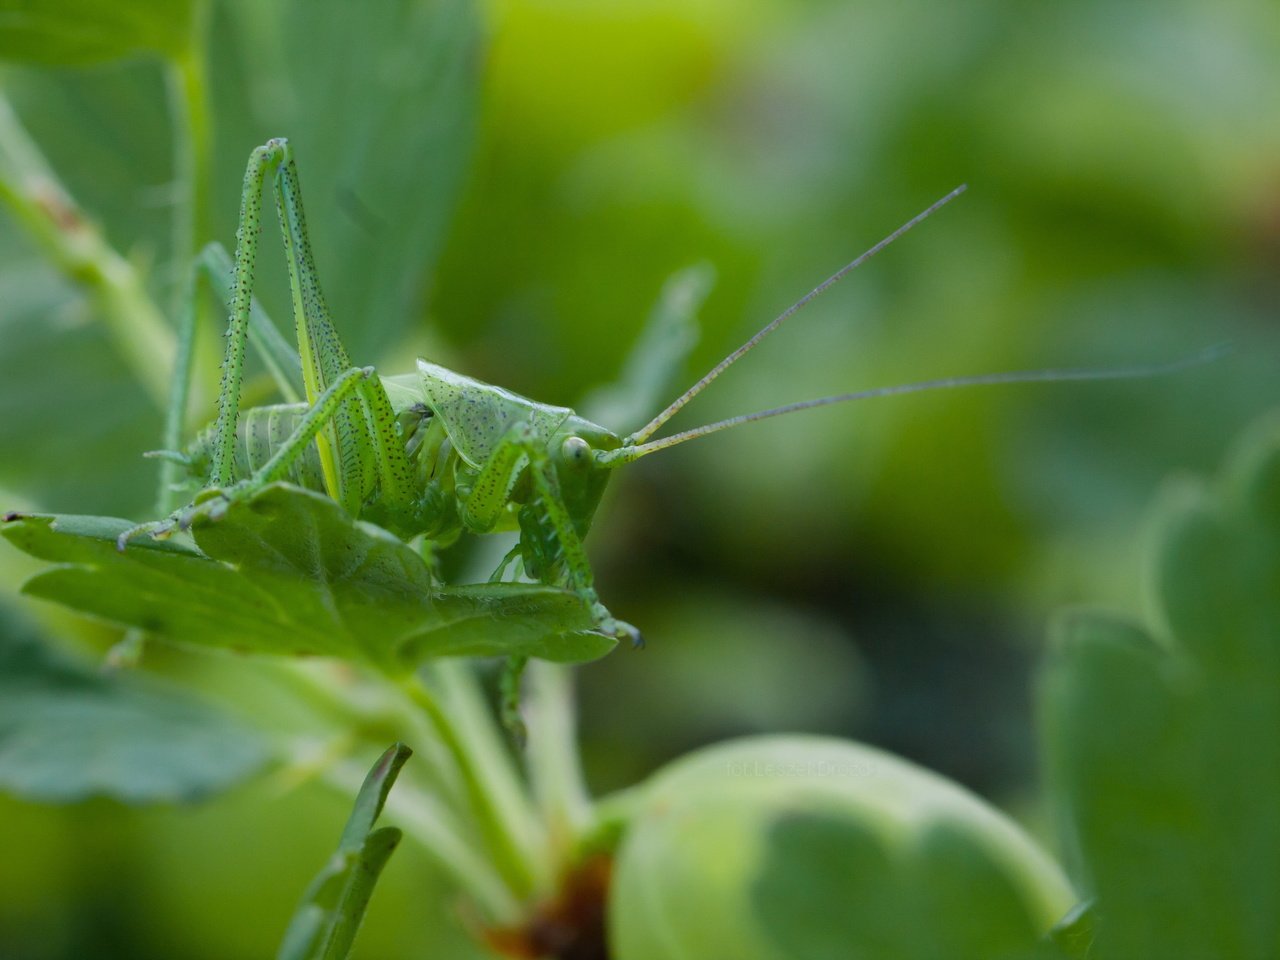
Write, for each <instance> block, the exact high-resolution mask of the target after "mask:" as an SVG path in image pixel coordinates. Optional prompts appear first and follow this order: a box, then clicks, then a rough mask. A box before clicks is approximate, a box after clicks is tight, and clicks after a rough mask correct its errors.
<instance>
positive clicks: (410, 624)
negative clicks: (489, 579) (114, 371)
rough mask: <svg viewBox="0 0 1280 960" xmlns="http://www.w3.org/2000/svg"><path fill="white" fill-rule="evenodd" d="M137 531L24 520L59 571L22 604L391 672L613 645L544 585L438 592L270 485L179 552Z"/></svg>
mask: <svg viewBox="0 0 1280 960" xmlns="http://www.w3.org/2000/svg"><path fill="white" fill-rule="evenodd" d="M129 526H130V524H129V523H128V521H125V520H115V519H108V518H101V517H76V516H57V517H54V516H26V517H18V518H16V519H14V520H12V521H11V522H10V523H8V524H7V525H6V527H5V528H4V531H3V532H4V535H5V536H6V537H7V538H8V539H9V540H10V541H11V542H12V543H14V544H15V545H16V546H17V547H18V548H19V549H22V550H24V551H26V552H27V553H29V554H32V555H33V556H36V557H39V558H40V559H43V560H48V561H50V562H53V563H56V564H59V566H57V567H55V568H54V569H52V570H49V571H46V572H44V573H41V574H39V575H37V576H36V577H34V578H32V579H31V580H30V581H28V582H27V584H26V585H25V587H24V588H23V589H24V592H26V593H27V594H29V595H31V596H35V597H41V598H43V599H46V600H53V601H56V602H58V603H62V604H64V605H65V606H68V607H71V608H72V609H75V610H79V611H82V612H84V613H88V614H91V615H93V616H96V617H100V618H103V619H105V620H109V621H111V622H113V623H119V624H123V625H126V626H132V627H137V628H139V629H141V630H145V631H147V632H148V633H150V634H152V635H154V636H156V637H157V638H159V639H162V640H167V641H170V642H174V643H182V644H195V645H201V646H212V647H230V648H234V649H238V650H243V651H246V652H254V653H268V654H284V655H306V654H312V655H321V656H332V657H340V658H345V659H349V660H359V661H363V662H365V663H369V664H372V665H374V666H377V667H379V668H381V669H383V670H386V671H388V672H391V673H402V672H405V671H408V670H411V669H412V668H413V667H414V666H415V665H417V664H418V663H420V662H422V661H423V660H425V659H428V658H430V657H435V656H445V655H470V656H499V655H509V654H524V655H528V656H535V657H542V658H545V659H548V660H560V661H568V662H578V661H584V660H591V659H595V658H596V657H599V656H603V655H604V654H605V653H607V652H608V651H609V650H610V649H612V648H613V646H614V644H615V641H614V640H613V639H612V638H608V637H603V636H600V635H599V634H595V633H590V632H588V631H590V629H591V627H592V619H591V614H590V610H589V609H588V607H587V605H585V604H584V603H583V602H582V601H581V600H580V599H579V598H578V597H577V596H575V595H574V594H573V593H571V592H570V591H568V590H562V589H559V588H555V587H546V586H541V585H537V584H518V583H493V584H489V583H485V584H472V585H463V586H442V585H440V584H438V583H436V582H435V581H434V580H433V578H432V576H431V572H430V569H429V568H428V567H427V564H426V563H425V561H424V560H423V559H422V557H421V556H420V555H419V554H418V553H417V552H416V551H414V550H413V549H412V548H410V547H409V546H407V545H406V544H405V543H403V542H402V541H400V540H399V539H397V538H396V537H393V536H392V535H391V534H389V533H387V532H386V531H384V530H382V529H380V528H378V527H375V526H373V525H371V524H367V523H360V522H357V521H353V520H352V519H351V518H350V517H349V516H347V514H346V513H345V512H343V510H342V508H341V507H339V506H338V504H336V503H334V502H333V501H332V500H330V499H329V498H328V497H325V496H322V495H320V494H316V493H310V492H308V491H305V490H301V489H298V488H296V487H291V486H289V485H287V484H274V485H272V486H269V487H267V488H266V489H265V490H263V491H262V492H261V493H260V494H258V495H257V496H255V497H253V498H252V499H249V500H246V501H241V502H238V503H236V504H234V505H232V506H231V508H230V509H229V510H228V512H227V514H226V516H225V517H224V518H223V519H222V520H220V521H218V522H208V521H204V522H198V523H197V525H196V528H195V530H194V531H193V533H194V537H195V543H196V545H197V546H198V549H197V546H191V545H187V544H184V543H182V542H181V541H179V540H178V539H173V540H169V541H161V542H157V541H153V540H149V539H146V538H142V539H139V540H135V541H134V542H132V543H131V544H130V545H129V547H128V549H127V550H125V551H124V552H123V553H121V552H119V551H117V550H116V547H115V538H116V536H118V535H119V534H120V533H121V532H122V531H123V530H125V529H127V528H128V527H129Z"/></svg>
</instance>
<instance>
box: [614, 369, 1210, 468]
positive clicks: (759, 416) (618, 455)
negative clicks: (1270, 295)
mask: <svg viewBox="0 0 1280 960" xmlns="http://www.w3.org/2000/svg"><path fill="white" fill-rule="evenodd" d="M1230 351H1231V345H1230V344H1226V343H1220V344H1217V345H1215V346H1212V347H1209V348H1207V349H1205V350H1202V351H1200V352H1199V353H1196V354H1193V355H1192V356H1189V357H1183V358H1182V359H1180V360H1174V361H1172V362H1170V363H1161V364H1149V365H1145V366H1131V367H1117V368H1114V369H1111V370H1089V369H1069V370H1019V371H1014V372H1010V373H989V374H981V375H979V376H975V377H947V378H944V379H941V380H925V381H922V382H920V383H903V384H898V385H896V386H892V387H876V388H875V389H872V390H859V391H857V392H855V393H841V394H837V395H835V396H831V397H819V398H818V399H817V400H802V401H800V402H799V403H788V404H786V405H785V406H781V407H774V408H772V409H771V410H761V411H759V412H757V413H744V414H740V415H739V416H736V417H730V418H729V419H727V420H718V421H716V422H715V423H708V424H706V425H705V426H701V427H694V428H693V429H692V430H685V431H684V432H683V433H676V434H672V435H671V436H669V437H663V438H662V439H661V440H652V441H650V442H648V443H639V444H631V443H628V444H626V445H624V446H622V447H619V448H618V449H617V450H610V451H608V452H603V453H599V454H597V455H596V462H597V463H599V464H601V465H602V466H617V465H620V464H623V463H631V462H632V461H634V460H639V459H640V458H641V457H644V456H648V455H649V454H651V453H656V452H657V451H658V450H664V449H666V448H667V447H674V446H676V445H677V444H680V443H684V442H686V441H688V440H694V439H696V438H698V437H705V436H706V435H707V434H710V433H716V432H718V431H720V430H728V429H729V428H730V427H736V426H740V425H741V424H744V423H753V422H754V421H756V420H767V419H768V418H769V417H780V416H782V415H783V414H787V413H795V412H797V411H799V410H810V409H812V408H814V407H825V406H829V405H830V404H833V403H845V402H846V401H850V400H870V399H872V398H874V397H894V396H899V395H901V394H904V393H923V392H924V391H926V390H947V389H952V388H955V387H987V386H995V385H998V384H1009V383H1046V382H1062V381H1069V380H1131V379H1134V378H1138V377H1156V376H1163V375H1165V374H1170V373H1177V372H1178V371H1180V370H1186V369H1187V368H1189V367H1196V366H1199V365H1200V364H1202V363H1209V362H1210V361H1213V360H1216V359H1218V358H1219V357H1221V356H1223V355H1224V354H1227V353H1229V352H1230Z"/></svg>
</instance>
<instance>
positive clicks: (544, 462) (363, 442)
mask: <svg viewBox="0 0 1280 960" xmlns="http://www.w3.org/2000/svg"><path fill="white" fill-rule="evenodd" d="M268 175H273V176H274V183H275V197H276V207H277V212H278V215H279V220H280V224H281V230H282V232H283V234H284V244H285V252H286V258H287V261H288V269H289V280H290V287H291V289H292V298H293V313H294V320H295V324H296V327H297V337H298V350H299V355H300V360H301V367H302V374H303V382H304V385H305V388H306V402H305V403H301V402H300V403H291V404H277V405H272V406H264V407H256V408H252V409H249V410H246V411H244V412H243V415H242V413H241V410H240V392H241V381H242V371H243V366H244V357H245V345H246V340H247V338H248V336H249V332H250V315H251V309H252V308H253V300H252V290H253V280H254V270H255V263H256V255H257V248H258V237H259V233H260V226H261V219H262V202H263V194H264V187H265V182H266V178H267V177H268ZM964 189H965V188H964V187H963V186H962V187H959V188H957V189H956V190H953V191H952V192H951V193H949V194H947V195H946V196H945V197H943V198H942V199H940V200H938V201H937V202H936V203H934V204H933V205H932V206H930V207H928V208H927V209H925V210H924V211H922V212H921V213H919V214H917V215H916V216H915V217H913V218H912V219H911V220H909V221H907V222H906V223H905V224H903V225H902V226H901V227H899V228H898V229H897V230H895V231H894V232H893V233H891V234H890V235H889V236H887V237H885V238H884V239H883V240H881V241H880V242H879V243H877V244H876V245H874V246H873V247H871V248H870V249H869V250H867V251H866V252H865V253H863V254H862V255H860V256H859V257H857V258H856V259H855V260H853V261H852V262H850V263H849V264H847V265H846V266H844V267H843V268H841V269H840V270H839V271H837V272H836V273H835V274H833V275H832V276H831V277H829V278H828V279H827V280H825V281H823V283H821V284H820V285H819V286H818V287H816V288H815V289H814V290H812V291H811V292H810V293H808V294H806V295H805V296H804V297H802V298H801V299H800V300H798V301H797V302H796V303H794V304H792V306H790V307H789V308H788V309H787V310H786V311H784V312H783V313H782V314H781V315H779V316H778V317H777V318H776V319H774V320H773V321H772V322H771V323H769V324H768V325H767V326H765V327H764V328H763V329H762V330H760V331H759V332H758V333H757V334H756V335H755V336H753V337H752V338H751V339H749V340H748V341H747V342H746V343H744V344H743V345H742V346H741V347H739V348H738V349H737V350H735V351H734V352H733V353H731V354H729V355H728V356H727V357H725V358H724V359H723V360H722V361H720V363H718V364H717V365H716V366H715V367H713V368H712V369H711V370H710V371H709V372H708V373H707V374H706V375H705V376H703V377H702V378H701V379H700V380H698V381H697V382H696V383H695V384H694V385H693V386H692V387H690V388H689V389H688V390H686V391H685V392H684V393H683V394H681V395H680V396H679V397H678V398H676V400H674V401H673V402H672V403H671V404H669V405H668V406H667V407H666V409H664V410H663V411H662V412H661V413H659V414H658V415H657V416H656V417H654V418H653V419H652V420H650V421H649V422H648V423H647V424H645V425H644V426H643V427H641V428H640V429H639V430H637V431H635V432H634V433H632V434H630V435H628V436H625V437H621V436H619V435H618V434H616V433H614V432H613V431H611V430H609V429H608V428H606V427H603V426H600V425H599V424H596V423H592V422H591V421H589V420H587V419H585V418H583V417H581V416H579V415H578V414H576V413H575V412H574V411H573V410H571V409H569V408H567V407H557V406H550V405H548V404H544V403H539V402H537V401H534V400H530V399H528V398H526V397H522V396H519V395H517V394H515V393H512V392H510V391H508V390H504V389H502V388H501V387H497V386H493V385H492V384H487V383H482V382H481V381H479V380H475V379H472V378H471V377H467V376H463V375H462V374H459V373H455V372H453V371H451V370H447V369H445V368H444V367H441V366H439V365H437V364H434V363H430V362H428V361H426V360H419V361H418V365H417V367H418V368H417V371H416V372H414V373H410V374H406V375H401V376H392V377H378V376H376V375H375V372H374V369H373V368H372V367H357V366H354V365H353V364H352V363H351V361H350V359H349V358H348V356H347V353H346V351H345V350H344V349H343V346H342V343H341V341H340V339H339V337H338V334H337V331H336V330H335V329H334V326H333V323H332V321H331V320H330V317H329V311H328V308H327V307H326V305H325V300H324V296H323V294H322V293H321V290H320V282H319V279H318V277H317V273H316V267H315V263H314V260H313V257H312V254H311V247H310V243H309V242H308V238H307V228H306V221H305V218H304V215H303V208H302V196H301V193H300V190H299V184H298V172H297V166H296V164H295V161H294V158H293V152H292V149H291V148H290V146H289V144H288V142H287V141H286V140H284V139H274V140H270V141H268V142H267V143H266V144H264V145H263V146H260V147H258V148H257V149H255V150H254V151H253V153H252V155H251V156H250V158H249V165H248V169H247V171H246V173H245V179H244V192H243V195H242V197H241V209H240V225H239V229H238V231H237V244H236V253H235V261H234V269H233V287H232V289H231V294H230V306H231V317H230V329H229V330H228V333H227V345H226V356H225V359H224V361H223V367H222V386H221V392H220V395H219V400H218V415H217V419H216V421H215V422H214V423H213V425H212V426H211V427H209V428H208V429H206V430H205V431H203V432H202V433H201V434H200V435H199V436H198V437H197V438H196V440H195V442H194V443H193V444H192V445H191V446H190V448H189V449H188V450H187V451H185V452H183V453H177V452H171V451H170V452H166V451H161V452H160V454H161V455H163V456H166V457H169V458H171V459H176V460H177V461H179V462H180V463H181V464H182V465H183V466H184V467H185V468H187V469H188V470H189V471H190V472H191V473H192V475H193V476H194V477H196V478H197V479H199V480H200V481H201V482H202V484H203V489H202V490H201V492H200V493H199V494H198V495H197V496H196V497H195V499H194V501H193V502H192V503H191V504H189V505H188V506H186V507H185V508H183V509H181V510H178V511H177V512H175V513H173V514H172V515H171V516H169V517H168V518H166V519H164V520H160V521H155V522H151V523H144V524H140V525H138V526H136V527H133V528H131V529H129V530H127V531H125V532H124V533H123V534H121V535H120V538H119V540H118V547H119V548H120V549H121V550H124V549H125V546H126V544H127V543H128V541H129V540H130V539H132V538H134V537H137V536H140V535H144V534H150V535H151V536H153V537H158V538H159V537H165V536H168V535H170V534H171V533H173V532H174V531H176V530H180V529H186V528H188V527H189V526H190V525H191V524H192V523H193V522H194V521H196V520H197V519H200V518H204V519H209V520H216V519H218V517H220V516H221V515H223V514H224V513H225V512H226V510H227V508H228V506H229V505H230V504H231V503H234V502H236V501H238V500H242V499H245V498H248V497H251V496H253V495H254V494H255V493H256V492H258V491H260V490H261V489H262V488H264V487H265V486H267V485H268V484H270V483H272V482H275V481H278V480H289V481H292V482H293V483H295V484H298V485H300V486H303V487H305V488H308V489H311V490H315V491H322V492H325V493H327V494H328V495H329V496H330V497H332V498H333V499H334V500H336V501H337V502H338V503H340V504H342V506H343V507H344V508H345V509H346V510H347V511H348V512H349V513H350V514H351V515H352V516H353V517H361V518H364V519H367V520H370V521H372V522H374V523H377V524H379V525H381V526H383V527H385V528H386V529H388V530H391V531H392V532H394V533H396V534H397V535H399V536H401V537H405V538H410V537H415V536H423V537H425V538H427V539H429V540H431V541H432V542H433V543H435V544H438V545H448V544H450V543H452V542H453V541H454V540H455V539H457V537H458V536H459V535H460V534H461V533H463V532H470V533H476V534H488V533H495V532H500V531H518V533H519V541H518V544H517V546H516V547H515V548H514V549H513V550H512V551H511V552H510V553H509V554H508V555H507V556H506V558H504V560H503V561H502V563H501V564H500V565H499V567H498V570H497V571H495V574H494V578H495V579H496V578H499V577H501V576H502V575H503V573H504V571H505V570H506V569H507V568H508V567H509V566H510V565H511V564H512V563H514V562H517V561H518V562H519V563H520V564H521V565H522V567H523V571H524V573H525V575H527V576H528V577H530V578H532V579H534V580H536V581H538V582H541V583H544V584H548V585H554V586H560V587H564V588H567V589H569V590H571V591H573V592H574V593H575V594H576V595H577V596H578V597H579V598H580V599H581V600H582V602H583V603H584V604H586V605H587V606H588V608H589V609H590V611H591V616H592V620H593V622H594V624H595V627H596V629H597V630H598V631H599V632H600V633H602V634H604V635H607V636H610V637H614V638H618V639H626V640H630V641H631V642H632V643H633V644H634V645H639V644H640V643H641V638H640V633H639V631H638V630H636V628H635V627H633V626H631V625H630V624H628V623H625V622H623V621H621V620H618V619H616V618H615V617H614V616H613V615H612V614H611V613H610V612H609V611H608V609H606V607H605V606H604V605H603V604H602V603H601V602H600V599H599V597H598V596H597V594H596V590H595V585H594V582H593V577H592V571H591V567H590V565H589V564H588V561H587V556H586V553H585V551H584V549H583V543H582V542H583V538H584V537H585V536H586V534H587V532H588V530H589V528H590V526H591V522H592V519H593V517H594V516H595V512H596V509H597V508H598V506H599V504H600V499H601V496H602V494H603V493H604V489H605V485H606V484H607V482H608V479H609V476H610V475H611V473H612V471H613V470H614V469H615V468H617V467H619V466H621V465H623V464H626V463H631V462H633V461H635V460H638V459H640V458H641V457H644V456H647V455H649V454H650V453H654V452H656V451H658V450H663V449H666V448H668V447H673V446H676V445H677V444H681V443H684V442H686V441H688V440H692V439H694V438H696V437H702V436H706V435H708V434H710V433H714V432H716V431H719V430H725V429H728V428H731V427H735V426H739V425H741V424H743V423H748V422H752V421H755V420H762V419H765V418H767V417H774V416H781V415H783V414H788V413H794V412H797V411H799V410H806V409H810V408H813V407H817V406H823V405H827V404H833V403H843V402H846V401H850V400H859V399H866V398H869V397H879V396H889V395H893V394H903V393H912V392H918V391H923V390H934V389H941V388H948V387H962V386H965V387H967V386H977V385H983V384H997V383H1019V382H1032V381H1048V380H1086V379H1089V380H1096V379H1112V378H1123V377H1133V376H1141V375H1149V374H1153V373H1159V372H1167V371H1171V370H1173V369H1177V368H1180V367H1182V366H1185V365H1187V361H1183V362H1180V363H1175V364H1169V365H1166V366H1163V367H1144V368H1128V369H1120V370H1039V371H1029V372H1016V373H1001V374H993V375H987V376H976V377H961V378H954V379H946V380H933V381H927V382H923V383H914V384H904V385H899V386H893V387H885V388H880V389H875V390H864V391H860V392H856V393H846V394H840V395H836V396H830V397H823V398H819V399H816V400H807V401H803V402H800V403H793V404H788V405H786V406H782V407H776V408H773V409H770V410H763V411H759V412H757V413H750V414H744V415H741V416H737V417H732V418H730V419H727V420H721V421H719V422H716V423H711V424H707V425H704V426H701V427H696V428H694V429H691V430H686V431H684V432H682V433H677V434H674V435H671V436H668V437H665V438H662V439H656V440H655V439H652V438H653V436H654V434H655V433H657V432H658V430H660V429H661V428H662V427H663V426H664V425H665V424H666V423H667V421H668V420H670V419H671V417H672V416H674V415H675V414H676V413H677V412H678V411H679V410H680V409H681V408H683V407H684V406H685V404H687V403H688V402H689V401H690V400H691V399H693V397H695V396H697V395H698V394H699V393H700V392H701V391H702V390H703V389H705V388H706V387H707V385H708V384H710V383H711V382H712V381H713V380H715V379H716V378H717V377H718V376H720V374H721V373H723V372H724V371H725V370H726V369H727V368H728V367H729V366H730V365H731V364H733V363H735V362H736V361H737V360H738V359H739V358H741V357H742V356H743V355H744V354H746V353H747V352H748V351H750V350H751V349H752V348H753V347H755V346H756V344H758V343H759V342H760V341H761V340H763V339H764V338H765V337H767V336H768V335H769V334H770V333H772V332H773V331H774V330H776V329H777V328H778V326H780V325H781V324H782V323H783V322H785V321H786V320H787V319H789V318H790V317H791V316H792V315H794V314H795V313H796V312H797V311H798V310H800V309H801V308H802V307H804V306H805V305H806V304H808V303H809V302H810V301H811V300H813V299H814V298H815V297H817V296H818V295H819V294H821V293H822V292H823V291H825V290H826V289H827V288H829V287H830V286H832V285H833V284H835V283H836V282H837V281H839V280H840V279H841V278H842V277H844V276H845V275H846V274H848V273H849V272H851V271H852V270H854V269H855V268H856V267H858V266H859V265H861V264H862V263H864V262H866V261H867V260H868V259H869V258H870V257H872V256H874V255H875V254H876V253H878V252H880V251H881V250H883V249H884V248H885V247H886V246H888V245H889V244H890V243H892V242H893V241H894V240H896V239H897V238H898V237H900V236H901V235H902V234H904V233H906V232H907V231H908V230H910V229H911V228H912V227H914V226H915V225H916V224H918V223H920V222H921V221H922V220H924V219H925V218H927V217H929V216H930V215H932V214H933V213H934V212H935V211H937V210H938V209H939V208H941V207H942V206H943V205H945V204H946V203H949V202H950V201H951V200H953V199H954V198H955V197H957V196H958V195H959V194H960V193H962V192H963V190H964ZM1193 362H1194V361H1193Z"/></svg>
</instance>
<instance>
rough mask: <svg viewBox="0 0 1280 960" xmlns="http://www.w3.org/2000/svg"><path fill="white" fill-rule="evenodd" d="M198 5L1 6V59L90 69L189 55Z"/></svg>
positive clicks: (28, 0) (59, 0) (52, 2)
mask: <svg viewBox="0 0 1280 960" xmlns="http://www.w3.org/2000/svg"><path fill="white" fill-rule="evenodd" d="M194 6H195V0H113V2H111V3H103V2H102V0H0V59H4V60H21V61H28V62H31V63H44V64H85V63H95V62H98V61H101V60H114V59H116V58H119V57H125V56H128V55H130V54H133V53H138V52H148V53H160V54H166V55H170V56H176V55H182V54H185V53H186V52H187V49H188V46H189V44H190V39H191V36H190V34H191V16H192V8H193V7H194Z"/></svg>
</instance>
